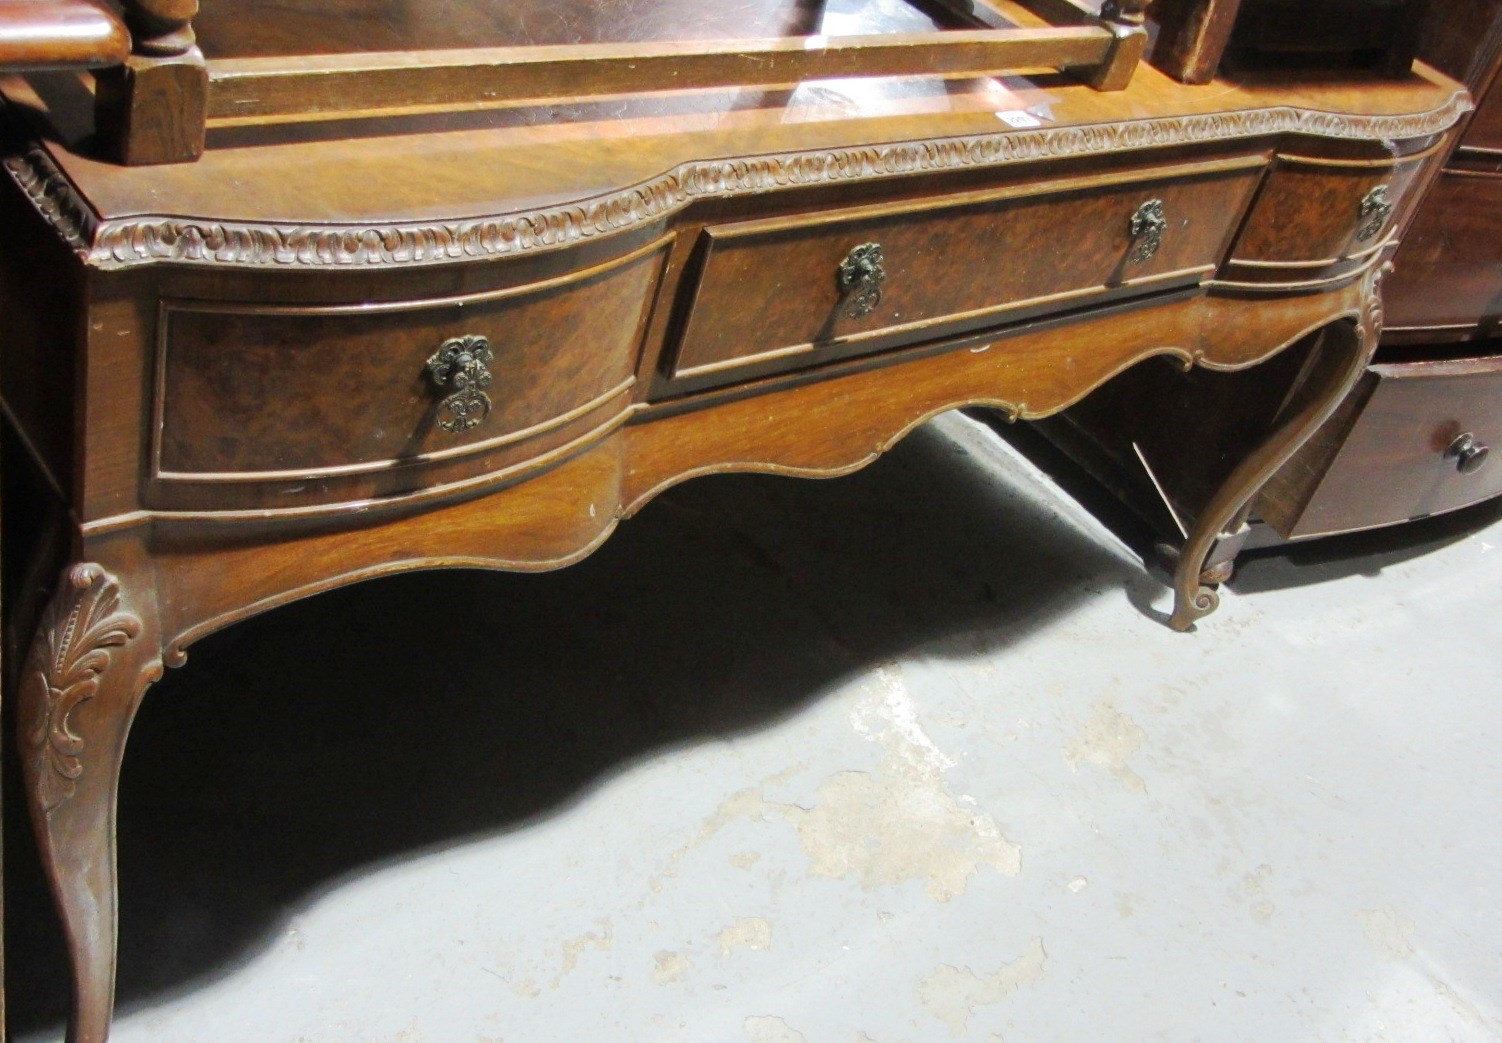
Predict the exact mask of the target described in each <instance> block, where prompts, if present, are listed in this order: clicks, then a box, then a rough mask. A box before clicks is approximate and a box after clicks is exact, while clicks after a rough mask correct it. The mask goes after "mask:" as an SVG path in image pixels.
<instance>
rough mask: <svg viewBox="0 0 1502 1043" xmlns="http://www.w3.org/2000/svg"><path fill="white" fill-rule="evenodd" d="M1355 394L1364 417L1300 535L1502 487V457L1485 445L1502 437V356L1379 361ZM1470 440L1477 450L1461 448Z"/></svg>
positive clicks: (1364, 524)
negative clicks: (1493, 456)
mask: <svg viewBox="0 0 1502 1043" xmlns="http://www.w3.org/2000/svg"><path fill="white" fill-rule="evenodd" d="M1354 394H1355V395H1356V396H1359V398H1358V402H1359V403H1360V405H1359V413H1358V415H1357V416H1356V419H1355V423H1354V425H1353V426H1352V427H1351V429H1350V433H1349V434H1348V435H1347V436H1346V438H1345V440H1344V442H1343V444H1342V445H1341V446H1340V448H1339V450H1338V451H1337V452H1336V454H1335V456H1334V458H1333V459H1332V460H1331V462H1330V466H1329V469H1328V470H1327V471H1326V472H1325V475H1324V477H1323V478H1322V479H1321V480H1320V482H1319V485H1318V486H1317V487H1316V488H1315V490H1314V494H1313V496H1312V497H1311V498H1310V500H1309V502H1308V505H1307V506H1306V507H1305V509H1304V511H1303V513H1302V515H1301V516H1300V517H1299V518H1298V520H1297V522H1296V523H1295V525H1294V526H1293V529H1292V531H1291V532H1290V533H1288V535H1289V536H1290V537H1293V538H1299V537H1305V536H1319V535H1325V534H1328V533H1336V532H1346V531H1350V530H1354V529H1364V528H1371V527H1374V526H1378V525H1387V524H1391V523H1394V522H1402V521H1408V520H1409V519H1411V518H1420V517H1423V516H1425V515H1429V514H1439V513H1441V512H1444V511H1452V510H1456V509H1457V508H1460V507H1466V506H1469V505H1471V504H1474V503H1478V502H1480V501H1482V500H1485V499H1489V498H1490V497H1493V496H1497V495H1499V494H1502V460H1493V459H1489V458H1488V457H1487V455H1483V454H1484V451H1485V449H1489V448H1490V447H1492V446H1499V445H1502V358H1484V359H1468V360H1462V361H1454V362H1408V363H1401V364H1391V365H1376V366H1372V367H1371V369H1370V370H1368V372H1367V374H1366V375H1365V376H1364V377H1363V378H1362V382H1361V384H1360V385H1359V386H1358V388H1357V390H1356V392H1354ZM1362 400H1364V401H1362ZM1466 436H1470V437H1469V440H1468V441H1467V440H1466ZM1466 444H1469V445H1470V446H1471V447H1472V448H1471V450H1470V451H1469V452H1467V453H1459V452H1457V450H1458V449H1459V448H1460V447H1461V446H1462V445H1466Z"/></svg>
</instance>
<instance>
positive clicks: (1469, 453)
mask: <svg viewBox="0 0 1502 1043" xmlns="http://www.w3.org/2000/svg"><path fill="white" fill-rule="evenodd" d="M1490 455H1491V448H1490V447H1489V446H1486V445H1483V444H1482V443H1480V442H1478V441H1477V440H1476V436H1475V435H1474V434H1472V433H1471V432H1469V431H1467V432H1466V433H1465V434H1463V435H1461V436H1460V437H1459V438H1457V439H1455V441H1453V442H1451V443H1450V448H1449V449H1447V450H1445V456H1446V457H1447V458H1451V459H1453V460H1454V461H1455V469H1456V470H1457V471H1459V472H1460V473H1461V474H1475V473H1476V472H1477V471H1479V470H1481V469H1482V468H1483V467H1485V466H1486V458H1487V457H1488V456H1490Z"/></svg>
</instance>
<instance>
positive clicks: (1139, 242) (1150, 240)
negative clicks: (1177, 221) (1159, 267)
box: [1131, 199, 1168, 264]
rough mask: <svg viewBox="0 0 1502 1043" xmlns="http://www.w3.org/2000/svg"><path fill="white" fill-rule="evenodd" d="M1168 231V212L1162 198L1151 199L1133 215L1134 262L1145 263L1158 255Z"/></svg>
mask: <svg viewBox="0 0 1502 1043" xmlns="http://www.w3.org/2000/svg"><path fill="white" fill-rule="evenodd" d="M1167 231H1168V212H1167V208H1166V207H1165V206H1164V205H1163V200H1161V199H1149V200H1148V201H1147V202H1146V203H1143V204H1142V205H1141V206H1139V207H1138V208H1137V212H1136V213H1135V214H1133V215H1132V226H1131V233H1132V244H1133V245H1132V255H1131V261H1132V263H1133V264H1144V263H1146V262H1148V261H1151V260H1152V259H1153V258H1154V257H1155V256H1157V253H1158V250H1159V248H1160V247H1162V245H1163V233H1165V232H1167Z"/></svg>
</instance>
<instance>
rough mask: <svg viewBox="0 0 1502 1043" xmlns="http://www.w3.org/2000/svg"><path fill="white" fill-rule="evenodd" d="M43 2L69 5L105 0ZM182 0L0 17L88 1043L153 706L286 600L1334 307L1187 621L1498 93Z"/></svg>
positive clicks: (1324, 408)
mask: <svg viewBox="0 0 1502 1043" xmlns="http://www.w3.org/2000/svg"><path fill="white" fill-rule="evenodd" d="M17 6H23V7H29V9H30V10H32V11H33V13H35V14H36V16H37V18H38V19H40V21H41V23H42V25H41V31H39V32H40V36H41V37H42V38H44V39H45V36H46V34H45V31H44V30H45V28H46V24H47V20H46V17H45V16H46V15H47V13H48V12H49V11H57V10H61V9H63V8H69V9H78V8H83V9H89V5H88V4H85V3H83V2H82V0H76V2H74V3H70V4H61V3H53V2H52V0H35V2H32V3H29V4H27V5H17ZM195 6H196V5H195V4H193V3H192V2H181V0H130V2H127V3H125V4H124V11H123V23H122V24H121V25H120V26H117V27H115V28H118V29H119V30H120V31H119V32H115V31H113V29H111V27H110V26H109V25H106V26H104V27H102V28H99V29H98V31H97V33H96V36H97V39H98V41H100V42H99V43H98V44H97V46H95V47H94V48H93V49H92V50H90V51H89V53H87V54H82V53H73V52H68V53H66V54H65V53H63V52H62V49H61V44H59V45H58V49H57V50H56V51H55V52H48V51H46V49H45V48H43V51H42V53H40V54H37V53H31V52H28V53H27V54H26V55H21V56H18V54H19V52H14V51H13V52H4V51H3V50H0V56H3V57H4V60H5V62H6V64H8V65H9V66H10V67H11V68H13V69H21V68H28V69H35V68H36V67H38V66H47V65H51V66H54V67H60V68H54V69H53V70H52V71H48V72H41V73H37V72H30V73H28V74H27V75H26V76H20V75H13V76H11V77H9V78H8V79H6V80H4V82H3V93H4V98H5V101H6V106H5V113H4V122H5V127H4V131H3V135H4V136H3V146H4V153H3V168H4V172H5V175H6V176H5V178H3V179H0V214H3V224H0V227H3V230H4V234H3V237H0V308H3V311H0V314H3V315H4V327H3V352H4V372H5V386H4V402H5V416H6V425H7V437H9V438H11V439H13V440H14V443H15V444H16V445H17V446H19V447H21V449H22V450H23V454H22V455H23V456H24V459H25V460H26V468H27V470H28V471H29V472H30V475H29V477H28V478H27V480H28V481H29V485H28V486H27V487H28V488H33V489H35V490H37V491H36V492H35V493H34V494H33V498H34V507H33V504H28V510H29V511H32V512H33V513H35V514H37V515H38V516H40V515H42V514H44V513H46V512H51V515H52V516H54V517H55V518H56V524H53V525H49V526H45V527H44V529H45V532H46V533H47V534H49V536H48V537H46V538H42V539H40V540H38V541H36V545H35V546H32V547H27V548H22V549H21V551H19V552H17V553H18V554H19V555H20V559H21V561H22V568H23V570H24V575H23V578H22V582H21V583H20V585H19V589H20V591H21V599H20V602H19V603H17V604H13V605H12V606H10V607H11V619H12V622H13V630H14V631H15V633H14V637H13V639H14V640H17V641H19V642H20V643H22V644H24V643H25V642H26V641H27V640H30V649H31V651H30V655H29V657H27V658H26V660H25V663H24V666H23V668H22V669H21V670H20V671H19V675H20V676H19V678H18V679H17V680H16V684H15V687H14V694H15V698H16V699H17V701H18V717H19V742H20V752H21V758H22V762H23V773H24V775H25V778H26V782H27V786H28V797H29V801H30V804H31V810H32V815H33V820H34V822H35V825H36V831H37V835H38V838H39V842H40V845H41V849H42V853H43V860H44V863H45V865H46V868H47V871H48V874H49V876H50V878H51V882H52V885H53V888H54V891H55V894H56V897H57V902H58V907H59V910H60V913H61V917H62V921H63V923H64V925H65V928H66V931H67V936H68V943H69V947H70V951H71V954H72V959H73V964H74V973H75V983H76V1001H75V1009H74V1016H73V1020H72V1025H71V1028H70V1039H72V1040H74V1041H77V1043H99V1041H101V1040H104V1039H105V1038H106V1036H107V1034H108V1027H109V1019H110V1012H111V1006H112V996H113V980H114V963H115V953H114V949H115V919H116V917H115V901H116V900H115V864H114V812H115V794H116V784H117V778H118V773H119V768H120V764H121V758H122V756H123V752H124V748H125V739H126V734H127V732H128V730H129V727H130V722H131V719H132V717H133V715H134V712H135V710H136V707H137V706H138V704H139V701H140V699H141V698H142V696H143V694H144V693H145V691H146V689H147V688H148V687H149V685H150V684H151V683H152V682H153V681H154V680H155V679H156V678H158V677H159V676H160V674H161V672H162V669H163V667H164V665H179V664H181V663H182V662H183V661H184V659H185V655H186V650H187V648H188V647H189V645H191V644H192V643H193V641H195V640H196V639H198V638H200V637H202V636H203V635H205V634H207V633H209V632H211V631H214V630H216V629H218V628H221V627H225V626H228V625H229V624H231V623H234V622H236V621H238V620H243V619H245V618H247V617H248V616H251V615H253V614H255V613H258V612H262V611H265V610H267V609H270V608H274V607H276V606H278V605H281V604H285V603H286V602H288V601H290V600H292V599H295V598H299V597H303V596H306V595H309V594H312V593H315V592H317V591H322V590H327V589H330V588H332V587H335V586H339V585H342V584H348V583H352V582H355V581H357V580H361V579H367V578H371V577H375V576H380V575H384V574H389V573H392V572H397V571H400V570H405V569H414V568H429V567H437V566H474V567H486V568H501V569H518V570H541V569H552V568H557V567H559V566H562V565H566V564H569V563H570V562H574V561H577V560H579V559H580V558H582V557H584V556H585V555H587V554H589V553H590V551H591V550H593V549H594V548H595V547H597V546H599V545H600V543H601V542H602V541H603V540H604V539H605V538H606V537H607V536H608V535H609V534H610V532H611V530H612V529H613V528H614V527H615V526H616V525H617V523H618V522H619V521H620V520H621V519H624V518H626V517H628V516H630V515H631V514H632V513H633V512H634V511H636V510H638V509H640V508H641V507H642V505H643V504H645V503H646V502H647V501H648V500H650V499H651V498H652V497H653V496H654V495H656V494H657V493H658V492H660V491H662V490H663V489H664V488H666V487H668V486H670V485H672V484H673V483H675V482H679V481H682V480H684V479H686V478H688V477H691V476H694V475H701V474H709V473H716V472H726V471H737V470H739V471H765V472H773V473H778V474H787V475H802V476H831V475H839V474H845V473H848V472H850V471H852V470H854V469H856V468H859V467H861V466H863V465H865V464H867V463H869V462H870V461H871V460H873V459H874V458H875V457H876V456H877V455H878V454H879V453H881V452H882V451H883V450H884V449H885V448H887V447H889V446H891V445H892V444H893V443H894V442H896V441H897V440H898V439H900V438H901V437H902V436H903V435H904V434H906V433H907V432H908V431H911V430H912V429H913V428H914V427H916V426H917V425H919V424H921V423H923V422H924V421H925V420H927V419H928V418H930V417H933V416H935V415H936V414H938V413H940V412H942V411H945V410H949V409H953V408H956V407H960V406H966V405H974V404H985V405H991V406H996V407H999V408H1001V409H1004V410H1006V411H1007V412H1008V413H1010V415H1011V416H1013V417H1014V418H1017V419H1030V418H1037V417H1042V416H1046V415H1048V414H1051V413H1054V412H1056V411H1058V410H1060V409H1062V408H1063V407H1065V406H1067V405H1069V404H1070V403H1072V402H1075V401H1077V400H1079V399H1080V398H1081V397H1082V396H1084V395H1086V394H1088V393H1089V392H1090V391H1091V390H1092V389H1093V388H1095V387H1097V386H1099V385H1100V384H1101V383H1103V382H1104V381H1106V380H1107V379H1108V378H1110V377H1111V376H1112V375H1114V374H1117V373H1119V372H1121V371H1122V370H1124V369H1125V368H1127V367H1129V366H1131V365H1133V364H1134V363H1137V362H1139V361H1141V360H1144V359H1147V358H1149V357H1151V356H1154V355H1168V356H1171V357H1173V358H1174V359H1177V360H1179V361H1180V362H1181V363H1182V364H1183V365H1184V366H1186V367H1187V366H1191V365H1200V366H1206V367H1211V368H1215V369H1221V370H1234V369H1241V368H1245V367H1250V366H1254V365H1256V364H1257V363H1259V362H1261V361H1263V360H1265V359H1268V358H1270V357H1272V356H1273V355H1275V354H1277V353H1279V352H1281V351H1282V350H1283V349H1284V348H1286V347H1288V346H1289V345H1292V344H1293V343H1295V342H1297V341H1300V340H1301V339H1304V338H1306V337H1308V336H1309V335H1310V334H1313V333H1319V332H1321V331H1322V336H1321V337H1319V339H1318V341H1317V347H1316V348H1315V350H1314V351H1313V352H1312V353H1311V354H1310V356H1309V361H1308V363H1307V364H1306V366H1305V367H1304V371H1303V374H1302V379H1301V381H1300V383H1299V386H1298V388H1297V390H1296V391H1295V392H1294V393H1293V394H1291V395H1290V397H1289V400H1288V404H1287V406H1286V408H1285V409H1284V410H1283V412H1282V414H1281V416H1280V420H1279V422H1278V424H1277V426H1276V428H1275V430H1273V431H1272V432H1271V433H1270V435H1269V436H1268V437H1267V438H1266V439H1265V440H1263V441H1262V442H1261V443H1260V444H1259V446H1258V447H1257V448H1256V449H1255V450H1254V451H1253V452H1252V453H1250V454H1249V455H1248V457H1247V458H1246V459H1244V460H1242V461H1241V462H1240V463H1239V465H1238V466H1237V467H1236V468H1235V469H1234V471H1233V473H1232V474H1231V476H1230V478H1229V479H1228V480H1227V481H1226V483H1225V485H1224V487H1223V488H1221V489H1220V490H1219V492H1218V493H1217V494H1216V495H1215V497H1214V499H1213V502H1212V503H1211V504H1210V505H1209V507H1208V508H1207V509H1206V510H1205V511H1203V512H1202V513H1201V515H1200V517H1199V519H1198V521H1197V524H1196V526H1195V528H1194V530H1193V532H1192V533H1191V534H1190V537H1189V539H1188V540H1187V542H1186V545H1185V547H1184V549H1183V552H1182V554H1181V557H1180V564H1179V568H1178V574H1177V576H1176V578H1175V591H1176V598H1177V601H1176V608H1175V611H1174V615H1173V618H1172V623H1173V625H1174V626H1176V627H1179V628H1181V629H1187V628H1189V627H1190V626H1191V625H1192V624H1193V622H1194V620H1195V619H1197V618H1198V617H1200V616H1203V615H1204V614H1206V613H1207V612H1209V611H1211V610H1212V609H1213V608H1214V607H1215V604H1216V595H1215V593H1214V591H1213V590H1212V589H1211V588H1210V587H1209V586H1207V585H1206V584H1205V583H1204V582H1203V579H1202V574H1203V572H1204V567H1205V563H1206V561H1207V558H1208V556H1209V555H1210V553H1211V551H1212V549H1213V548H1214V546H1215V544H1216V542H1217V539H1218V538H1219V536H1220V534H1221V532H1222V530H1224V529H1225V528H1226V527H1227V526H1228V525H1232V524H1233V523H1234V522H1235V521H1236V519H1237V517H1238V514H1239V512H1240V511H1241V509H1242V508H1243V506H1244V505H1245V504H1246V502H1247V501H1248V499H1249V498H1250V497H1252V496H1253V495H1254V494H1255V492H1256V491H1257V490H1258V489H1259V488H1260V486H1261V485H1262V484H1263V483H1264V482H1265V480H1266V479H1267V477H1268V476H1269V475H1271V474H1272V473H1273V472H1274V471H1275V470H1277V468H1278V467H1279V466H1280V465H1281V464H1282V463H1283V462H1284V461H1285V460H1287V459H1288V457H1289V456H1290V455H1291V454H1292V453H1293V452H1294V451H1295V450H1296V449H1297V448H1298V446H1299V445H1300V444H1301V443H1302V441H1303V440H1304V439H1305V438H1306V437H1307V436H1308V435H1309V434H1310V432H1312V431H1313V430H1314V429H1315V428H1316V427H1317V426H1318V425H1319V424H1320V423H1321V422H1322V421H1323V420H1324V419H1325V418H1326V417H1327V416H1328V415H1329V413H1330V411H1331V410H1332V409H1333V408H1334V407H1335V405H1336V403H1338V402H1339V401H1340V400H1341V398H1342V397H1343V396H1344V395H1345V393H1346V392H1347V390H1348V389H1349V388H1350V386H1351V385H1352V383H1353V381H1355V380H1356V378H1357V377H1358V375H1359V374H1360V373H1361V371H1362V368H1363V367H1364V365H1365V363H1366V361H1367V358H1368V356H1369V353H1370V351H1371V348H1372V346H1373V345H1374V344H1375V338H1376V335H1377V332H1378V328H1379V326H1380V322H1381V308H1380V305H1379V303H1378V297H1377V284H1378V280H1379V278H1380V273H1381V270H1382V267H1383V264H1384V262H1385V259H1386V257H1387V256H1388V254H1389V252H1390V250H1391V249H1392V247H1393V245H1394V243H1393V241H1392V240H1393V229H1394V228H1395V227H1396V226H1397V224H1398V222H1399V220H1400V219H1401V215H1402V212H1403V208H1404V205H1405V201H1406V200H1407V199H1408V198H1409V197H1410V195H1411V193H1412V192H1414V191H1415V190H1416V189H1417V188H1418V187H1419V186H1421V185H1422V183H1423V182H1424V181H1425V180H1426V179H1427V178H1428V177H1429V176H1430V174H1431V172H1432V165H1433V164H1432V158H1433V157H1435V156H1436V155H1438V154H1439V150H1440V149H1441V147H1442V145H1443V143H1444V141H1445V138H1446V135H1447V133H1448V132H1449V130H1450V129H1451V127H1452V126H1453V125H1454V124H1455V122H1456V121H1457V119H1459V117H1460V116H1461V115H1462V114H1463V113H1464V112H1465V111H1467V110H1468V108H1469V104H1470V102H1469V98H1468V96H1467V95H1466V94H1465V92H1464V91H1463V90H1462V89H1461V88H1460V87H1459V86H1458V85H1456V84H1455V83H1453V82H1451V81H1449V80H1447V79H1445V78H1444V77H1442V76H1439V75H1438V74H1436V73H1433V72H1432V71H1430V70H1428V69H1427V68H1425V67H1423V66H1418V67H1416V69H1415V70H1414V72H1413V73H1411V74H1409V75H1406V76H1403V77H1401V78H1396V79H1385V78H1382V77H1380V76H1379V75H1377V74H1374V73H1364V72H1344V73H1318V74H1316V73H1308V74H1299V75H1297V76H1294V75H1289V74H1282V75H1279V74H1273V73H1269V74H1266V75H1264V76H1263V77H1262V78H1260V79H1259V78H1247V79H1243V80H1240V81H1237V82H1227V81H1216V82H1214V83H1212V84H1210V85H1208V86H1200V87H1195V86H1186V85H1183V84H1179V83H1176V82H1174V81H1172V80H1170V79H1168V78H1167V77H1165V76H1163V75H1162V74H1160V73H1158V72H1156V71H1155V70H1153V69H1151V68H1148V67H1145V66H1144V67H1140V68H1139V67H1138V56H1139V55H1140V54H1141V50H1142V45H1143V32H1142V28H1141V7H1142V6H1143V4H1142V3H1141V2H1137V3H1121V4H1119V5H1108V7H1107V10H1106V12H1105V13H1104V16H1101V15H1100V14H1099V12H1096V11H1092V10H1091V9H1090V7H1089V6H1088V5H1082V4H1077V3H1074V2H1073V0H1032V2H1030V3H1027V4H1022V3H1014V2H1009V0H975V2H972V0H945V2H943V3H936V2H925V3H922V4H918V3H912V4H909V3H906V2H898V0H879V2H878V0H829V2H828V3H815V2H810V0H758V3H756V4H745V3H735V4H730V3H726V4H719V5H717V4H715V3H705V2H704V0H655V2H653V3H640V4H634V5H627V4H610V5H606V4H596V3H590V2H587V0H549V2H543V0H532V2H522V3H519V2H517V0H510V2H508V3H499V2H495V0H455V2H452V3H448V4H443V5H424V4H407V3H401V2H387V0H343V2H339V3H329V2H327V0H316V2H315V0H289V2H283V3H278V4H277V5H275V6H274V8H270V9H268V12H264V13H263V12H258V11H257V5H256V4H254V3H243V2H236V0H203V6H202V10H201V11H196V12H195V10H194V8H195ZM623 9H629V10H625V11H624V13H614V14H613V13H612V12H622V11H623ZM93 10H94V13H95V16H97V17H102V18H105V19H106V20H107V21H108V20H109V19H110V18H112V17H113V16H112V15H110V14H109V13H108V12H106V11H104V10H103V9H102V8H99V9H93ZM748 12H749V13H748ZM75 13H76V10H75ZM125 30H128V33H126V32H125ZM195 30H196V36H195ZM37 37H38V33H33V35H32V37H30V39H33V40H34V39H36V38H37ZM62 38H63V37H62V36H61V35H59V37H58V39H59V40H61V39H62ZM122 39H123V40H124V41H125V51H119V50H118V49H119V47H120V42H119V41H120V40H122ZM3 40H4V37H3V35H0V43H3ZM461 47H462V48H464V49H463V50H454V49H452V48H461ZM127 51H128V53H126V52H127ZM117 52H118V53H117ZM288 55H297V56H298V57H287V56H288ZM84 66H100V67H102V68H101V69H100V71H98V72H96V73H93V74H85V73H82V72H80V71H79V70H80V68H81V67H84ZM915 553H921V549H915ZM57 576H60V577H61V578H60V579H58V580H56V581H54V578H53V577H57ZM33 635H34V639H33ZM12 662H15V658H14V657H12Z"/></svg>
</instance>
